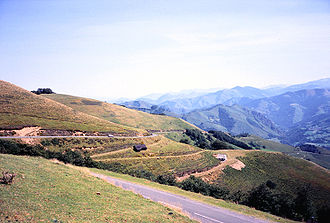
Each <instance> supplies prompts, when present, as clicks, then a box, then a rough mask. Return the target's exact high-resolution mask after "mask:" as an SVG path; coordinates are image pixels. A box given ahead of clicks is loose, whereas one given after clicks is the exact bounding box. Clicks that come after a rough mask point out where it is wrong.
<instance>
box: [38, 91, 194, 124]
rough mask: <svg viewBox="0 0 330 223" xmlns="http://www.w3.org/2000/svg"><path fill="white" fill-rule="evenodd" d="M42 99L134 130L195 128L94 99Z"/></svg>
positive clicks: (183, 122) (52, 97)
mask: <svg viewBox="0 0 330 223" xmlns="http://www.w3.org/2000/svg"><path fill="white" fill-rule="evenodd" d="M44 97H47V98H49V99H52V100H55V101H57V102H60V103H62V104H65V105H67V106H69V107H71V108H73V109H75V110H77V111H81V112H84V113H87V114H89V115H93V116H95V117H99V118H102V119H105V120H108V121H111V122H115V123H118V124H122V125H126V126H131V127H135V128H141V129H152V130H184V129H187V128H195V126H193V125H191V124H190V123H187V122H185V121H183V120H181V119H178V118H174V117H170V116H165V115H154V114H149V113H145V112H141V111H136V110H133V109H129V108H125V107H123V106H120V105H115V104H110V103H105V102H101V101H98V100H94V99H88V98H81V97H75V96H70V95H63V94H51V95H44Z"/></svg>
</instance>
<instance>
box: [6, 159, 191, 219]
mask: <svg viewBox="0 0 330 223" xmlns="http://www.w3.org/2000/svg"><path fill="white" fill-rule="evenodd" d="M4 170H6V171H12V172H15V173H16V174H17V177H16V178H15V179H14V183H13V184H12V185H4V184H0V188H1V189H0V197H1V202H0V210H1V211H0V222H7V221H8V222H9V221H12V222H14V221H18V222H192V221H191V220H190V219H188V218H187V217H184V216H182V215H180V214H178V213H177V212H175V211H173V210H170V209H169V208H167V207H164V206H162V205H160V204H157V203H154V202H152V201H149V200H147V199H144V198H142V197H141V196H138V195H135V194H133V193H132V192H129V191H124V190H122V189H120V188H118V187H115V186H112V185H110V184H108V183H106V182H104V181H103V180H100V179H98V178H95V177H92V176H89V175H88V174H86V173H84V172H81V171H79V170H76V169H73V168H69V167H67V166H64V165H61V164H55V163H53V162H51V161H48V160H45V159H43V158H36V157H33V158H32V157H23V156H13V155H5V154H0V172H2V171H4ZM97 192H100V195H97V194H96V193H97ZM169 212H172V213H173V214H171V215H169Z"/></svg>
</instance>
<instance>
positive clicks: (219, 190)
mask: <svg viewBox="0 0 330 223" xmlns="http://www.w3.org/2000/svg"><path fill="white" fill-rule="evenodd" d="M0 153H8V154H14V155H29V156H41V157H45V158H47V159H53V158H55V159H58V160H60V161H62V162H64V163H71V164H73V165H77V166H85V167H91V168H98V169H105V170H110V171H113V172H118V173H124V174H129V175H131V176H134V177H139V178H145V179H148V180H151V181H154V182H158V183H161V184H165V185H171V186H177V187H180V188H182V189H184V190H187V191H192V192H195V193H201V194H203V195H207V196H212V197H214V198H221V199H224V200H230V201H233V202H236V203H240V204H244V205H247V206H249V207H254V208H256V209H258V210H261V211H265V212H269V213H272V214H275V215H278V216H281V217H285V218H290V219H293V220H299V221H301V220H308V219H311V218H312V216H313V215H314V216H315V217H316V219H317V222H327V220H328V219H330V216H329V214H330V207H319V208H318V209H317V208H316V207H315V206H313V204H312V202H311V201H310V199H309V190H308V187H306V188H302V189H300V190H299V192H298V193H297V196H296V197H293V196H292V195H289V194H283V193H282V194H281V193H276V192H275V190H274V189H275V188H276V184H275V183H273V182H272V181H270V180H268V181H267V182H265V183H263V184H261V185H259V186H258V187H255V188H254V189H252V190H251V191H248V192H242V191H236V192H231V191H230V190H229V189H228V188H226V187H223V186H220V185H215V184H209V183H206V182H204V181H203V180H202V179H200V178H196V177H194V176H190V177H189V178H188V179H186V180H184V181H182V182H177V181H176V179H175V177H174V176H173V175H170V174H167V175H158V176H156V175H154V174H153V173H151V172H149V171H146V170H144V169H134V170H132V169H128V168H127V167H126V166H124V165H122V164H120V163H103V162H98V161H94V160H92V159H91V158H90V157H89V156H88V155H84V154H82V153H81V152H79V151H72V150H70V149H68V150H65V151H64V152H52V151H49V150H45V149H44V147H43V146H41V145H35V146H31V145H27V144H21V143H17V142H15V141H9V140H0Z"/></svg>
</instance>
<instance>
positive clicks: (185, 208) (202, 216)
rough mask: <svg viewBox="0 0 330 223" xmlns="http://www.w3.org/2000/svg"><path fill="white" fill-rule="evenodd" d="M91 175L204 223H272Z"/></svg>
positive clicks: (178, 196)
mask: <svg viewBox="0 0 330 223" xmlns="http://www.w3.org/2000/svg"><path fill="white" fill-rule="evenodd" d="M90 174H92V175H93V176H95V177H98V178H101V179H103V180H105V181H107V182H108V183H111V184H113V185H115V186H118V187H121V188H123V189H125V190H129V191H133V192H134V193H136V194H140V195H142V196H143V197H145V198H147V199H150V200H153V201H155V202H159V203H161V204H165V205H168V206H170V207H175V208H177V209H180V210H181V211H182V212H184V213H185V214H187V215H188V216H189V217H190V218H192V219H195V220H197V221H199V222H202V223H270V221H266V220H261V219H257V218H254V217H251V216H248V215H243V214H240V213H236V212H234V211H230V210H228V209H225V208H221V207H217V206H213V205H209V204H206V203H202V202H199V201H195V200H192V199H189V198H187V197H184V196H181V195H176V194H173V193H169V192H165V191H162V190H158V189H155V188H152V187H148V186H145V185H140V184H136V183H132V182H129V181H126V180H122V179H117V178H114V177H109V176H105V175H102V174H98V173H94V172H90Z"/></svg>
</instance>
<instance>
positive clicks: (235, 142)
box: [209, 130, 252, 149]
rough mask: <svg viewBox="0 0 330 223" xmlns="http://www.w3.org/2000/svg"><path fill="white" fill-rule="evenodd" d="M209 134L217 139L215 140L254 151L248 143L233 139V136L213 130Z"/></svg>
mask: <svg viewBox="0 0 330 223" xmlns="http://www.w3.org/2000/svg"><path fill="white" fill-rule="evenodd" d="M209 133H210V134H211V135H212V136H213V137H215V138H217V139H219V140H221V141H224V142H228V143H230V144H233V145H235V146H238V147H241V148H242V149H252V148H251V147H250V146H249V145H247V144H246V143H244V142H242V141H239V140H237V139H235V138H234V137H232V136H230V135H228V134H226V133H224V132H221V131H213V130H211V131H209Z"/></svg>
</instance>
